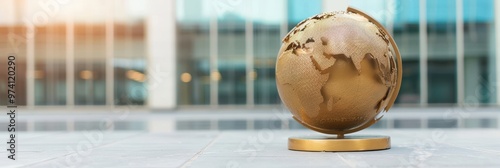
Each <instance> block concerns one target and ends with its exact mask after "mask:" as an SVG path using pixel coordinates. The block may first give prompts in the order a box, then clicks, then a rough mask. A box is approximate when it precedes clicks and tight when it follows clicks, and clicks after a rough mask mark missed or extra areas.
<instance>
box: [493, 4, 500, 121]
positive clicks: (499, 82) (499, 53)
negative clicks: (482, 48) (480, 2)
mask: <svg viewBox="0 0 500 168" xmlns="http://www.w3.org/2000/svg"><path fill="white" fill-rule="evenodd" d="M494 3H495V9H494V11H495V30H496V32H495V45H496V47H495V53H496V54H495V55H496V57H495V63H496V64H495V67H496V74H495V76H496V83H495V86H496V92H497V97H496V99H497V102H496V104H497V105H500V32H499V31H498V30H499V28H500V1H498V0H497V1H495V2H494ZM498 125H499V127H500V124H498Z"/></svg>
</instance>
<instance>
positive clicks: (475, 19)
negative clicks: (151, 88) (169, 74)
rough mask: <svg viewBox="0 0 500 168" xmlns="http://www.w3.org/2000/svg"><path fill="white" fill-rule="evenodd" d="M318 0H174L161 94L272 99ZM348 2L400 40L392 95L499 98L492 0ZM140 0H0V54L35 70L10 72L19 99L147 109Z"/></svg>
mask: <svg viewBox="0 0 500 168" xmlns="http://www.w3.org/2000/svg"><path fill="white" fill-rule="evenodd" d="M324 1H325V0H309V1H304V0H273V1H265V0H252V1H243V0H175V9H176V11H175V20H173V21H172V22H175V25H176V26H175V27H176V30H175V31H176V32H175V33H176V59H175V60H172V61H175V62H176V73H175V79H176V80H175V83H176V88H177V89H176V90H175V93H167V94H176V97H177V99H176V102H177V105H178V106H198V105H202V106H204V105H212V106H219V105H220V106H227V105H238V106H250V107H252V106H261V105H278V104H280V103H281V101H280V99H279V96H278V93H277V89H276V82H275V69H274V68H275V63H276V54H277V52H278V50H279V48H280V47H281V46H280V44H281V38H282V37H284V35H285V34H286V33H287V32H288V31H289V30H290V29H291V28H293V27H294V26H295V25H296V24H297V23H298V22H300V21H301V20H303V19H306V18H308V17H310V16H312V15H315V14H318V13H320V12H322V11H323V9H324V6H323V4H324ZM350 3H351V5H352V6H353V7H355V8H358V9H360V10H362V11H366V12H367V13H368V14H370V15H372V16H373V17H375V18H376V19H377V20H379V21H380V22H381V23H382V24H384V25H385V26H386V28H387V29H388V30H389V31H390V33H391V34H392V35H393V37H394V39H395V40H396V42H397V44H398V47H399V49H400V51H401V55H402V58H403V68H404V69H403V72H404V73H403V83H402V86H401V91H400V94H399V97H398V99H397V100H396V103H397V104H399V105H416V106H419V105H462V104H464V103H476V102H477V103H481V104H484V105H488V104H497V102H498V101H497V97H496V95H497V88H498V87H499V86H498V85H497V84H496V82H495V81H496V80H497V76H499V74H497V72H498V69H499V68H497V66H498V65H496V63H495V62H496V59H497V58H496V51H495V41H498V40H499V39H495V33H497V32H496V31H495V30H496V29H495V10H494V6H495V5H494V3H495V2H494V0H481V1H476V0H439V1H431V0H374V1H369V2H367V1H362V0H351V1H350ZM147 4H148V2H147V1H141V0H115V1H109V2H106V3H103V2H101V1H99V0H87V1H83V0H75V1H71V3H68V4H61V3H59V4H56V5H59V6H58V7H59V8H58V10H57V11H56V10H53V9H49V10H47V9H46V8H44V7H43V6H40V5H39V4H38V3H37V1H28V0H21V1H14V0H4V1H0V6H5V8H2V10H0V44H1V45H0V51H1V53H2V54H8V53H16V54H17V55H19V59H18V62H17V63H18V65H19V66H20V67H26V68H21V69H19V70H18V74H19V76H26V75H29V74H32V79H30V78H26V79H25V78H21V79H19V80H18V85H17V88H18V91H17V93H18V94H20V95H26V96H20V97H19V98H18V104H20V105H33V106H114V105H118V106H119V105H127V104H136V105H144V106H146V105H147V102H148V91H147V89H146V88H147V84H146V83H147V79H146V78H147V74H148V73H147V71H146V69H147V63H148V51H147V50H148V43H147V42H146V41H147V35H148V33H150V32H147V30H148V29H147V28H148V22H147V21H148V18H149V17H151V16H149V13H148V12H147V11H148V9H147V6H148V5H147ZM263 4H265V5H263ZM51 12H55V13H51ZM497 15H498V14H497ZM28 16H29V17H28ZM31 16H38V17H31ZM26 18H29V19H26ZM26 20H28V21H26ZM26 22H28V23H32V24H33V25H34V28H33V30H31V29H30V27H29V26H28V27H26V26H25V25H26ZM31 31H32V32H33V34H32V36H29V37H28V36H27V35H30V33H29V32H31ZM27 32H28V33H27ZM30 59H32V60H33V62H32V63H31V62H29V61H28V60H30ZM0 66H1V67H4V66H5V62H4V61H0ZM5 75H6V74H4V73H0V95H2V94H3V95H5V94H6V93H5V92H6V89H5V88H6V87H7V86H6V84H5V83H6V81H5V79H6V77H5ZM31 80H32V81H31ZM28 102H32V104H29V103H28ZM5 103H6V98H5V97H1V96H0V104H2V105H5Z"/></svg>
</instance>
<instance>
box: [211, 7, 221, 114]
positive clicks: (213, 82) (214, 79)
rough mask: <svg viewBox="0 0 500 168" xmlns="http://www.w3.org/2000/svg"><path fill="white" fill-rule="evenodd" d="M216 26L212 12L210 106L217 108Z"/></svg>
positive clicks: (214, 14)
mask: <svg viewBox="0 0 500 168" xmlns="http://www.w3.org/2000/svg"><path fill="white" fill-rule="evenodd" d="M217 38H218V25H217V14H216V13H215V11H212V14H211V18H210V105H211V106H217V105H218V104H219V96H218V94H219V93H218V87H219V86H218V81H217V80H218V79H220V76H217V75H220V73H219V71H218V65H217V55H218V44H217V43H218V39H217Z"/></svg>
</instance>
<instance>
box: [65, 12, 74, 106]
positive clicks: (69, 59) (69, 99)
mask: <svg viewBox="0 0 500 168" xmlns="http://www.w3.org/2000/svg"><path fill="white" fill-rule="evenodd" d="M66 16H67V18H66V105H67V107H74V106H75V24H74V18H73V13H72V12H71V11H70V12H68V14H66Z"/></svg>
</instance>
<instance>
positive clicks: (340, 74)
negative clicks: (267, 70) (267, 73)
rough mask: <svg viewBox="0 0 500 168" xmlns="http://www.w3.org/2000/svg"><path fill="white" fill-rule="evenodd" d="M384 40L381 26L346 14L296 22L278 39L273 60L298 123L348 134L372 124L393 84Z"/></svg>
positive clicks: (279, 83)
mask: <svg viewBox="0 0 500 168" xmlns="http://www.w3.org/2000/svg"><path fill="white" fill-rule="evenodd" d="M388 38H389V37H388V35H387V34H386V32H385V31H384V30H383V29H382V28H379V27H377V26H376V25H375V24H374V23H372V22H370V21H369V20H368V19H367V18H365V17H363V16H361V15H359V14H356V13H351V12H337V13H323V14H319V15H316V16H314V17H311V18H309V19H306V20H304V21H302V22H301V23H299V24H298V25H297V26H296V27H295V28H293V29H292V30H291V31H290V32H289V34H288V35H287V36H286V37H285V38H284V39H283V44H282V46H281V49H280V51H279V55H278V58H277V63H276V82H277V87H278V92H279V94H280V97H281V98H282V100H283V102H284V104H285V105H286V106H287V107H288V108H289V109H290V111H291V112H292V113H293V115H294V117H295V118H296V119H297V120H299V122H301V124H303V125H305V126H307V127H309V128H311V129H313V130H316V131H318V132H322V133H329V134H344V133H350V132H354V131H357V130H356V129H357V128H360V127H363V128H365V127H367V126H369V125H368V124H370V123H371V124H373V122H370V121H373V120H377V119H379V118H376V117H378V116H380V117H381V115H379V113H380V114H382V113H384V112H383V110H384V109H385V108H386V106H387V105H388V103H389V100H391V96H392V95H393V94H392V93H393V92H394V90H395V89H394V87H395V86H396V79H397V67H396V64H395V58H394V53H393V52H394V51H393V48H392V46H391V45H390V42H389V40H388ZM385 110H387V109H385ZM371 124H370V125H371Z"/></svg>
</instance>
